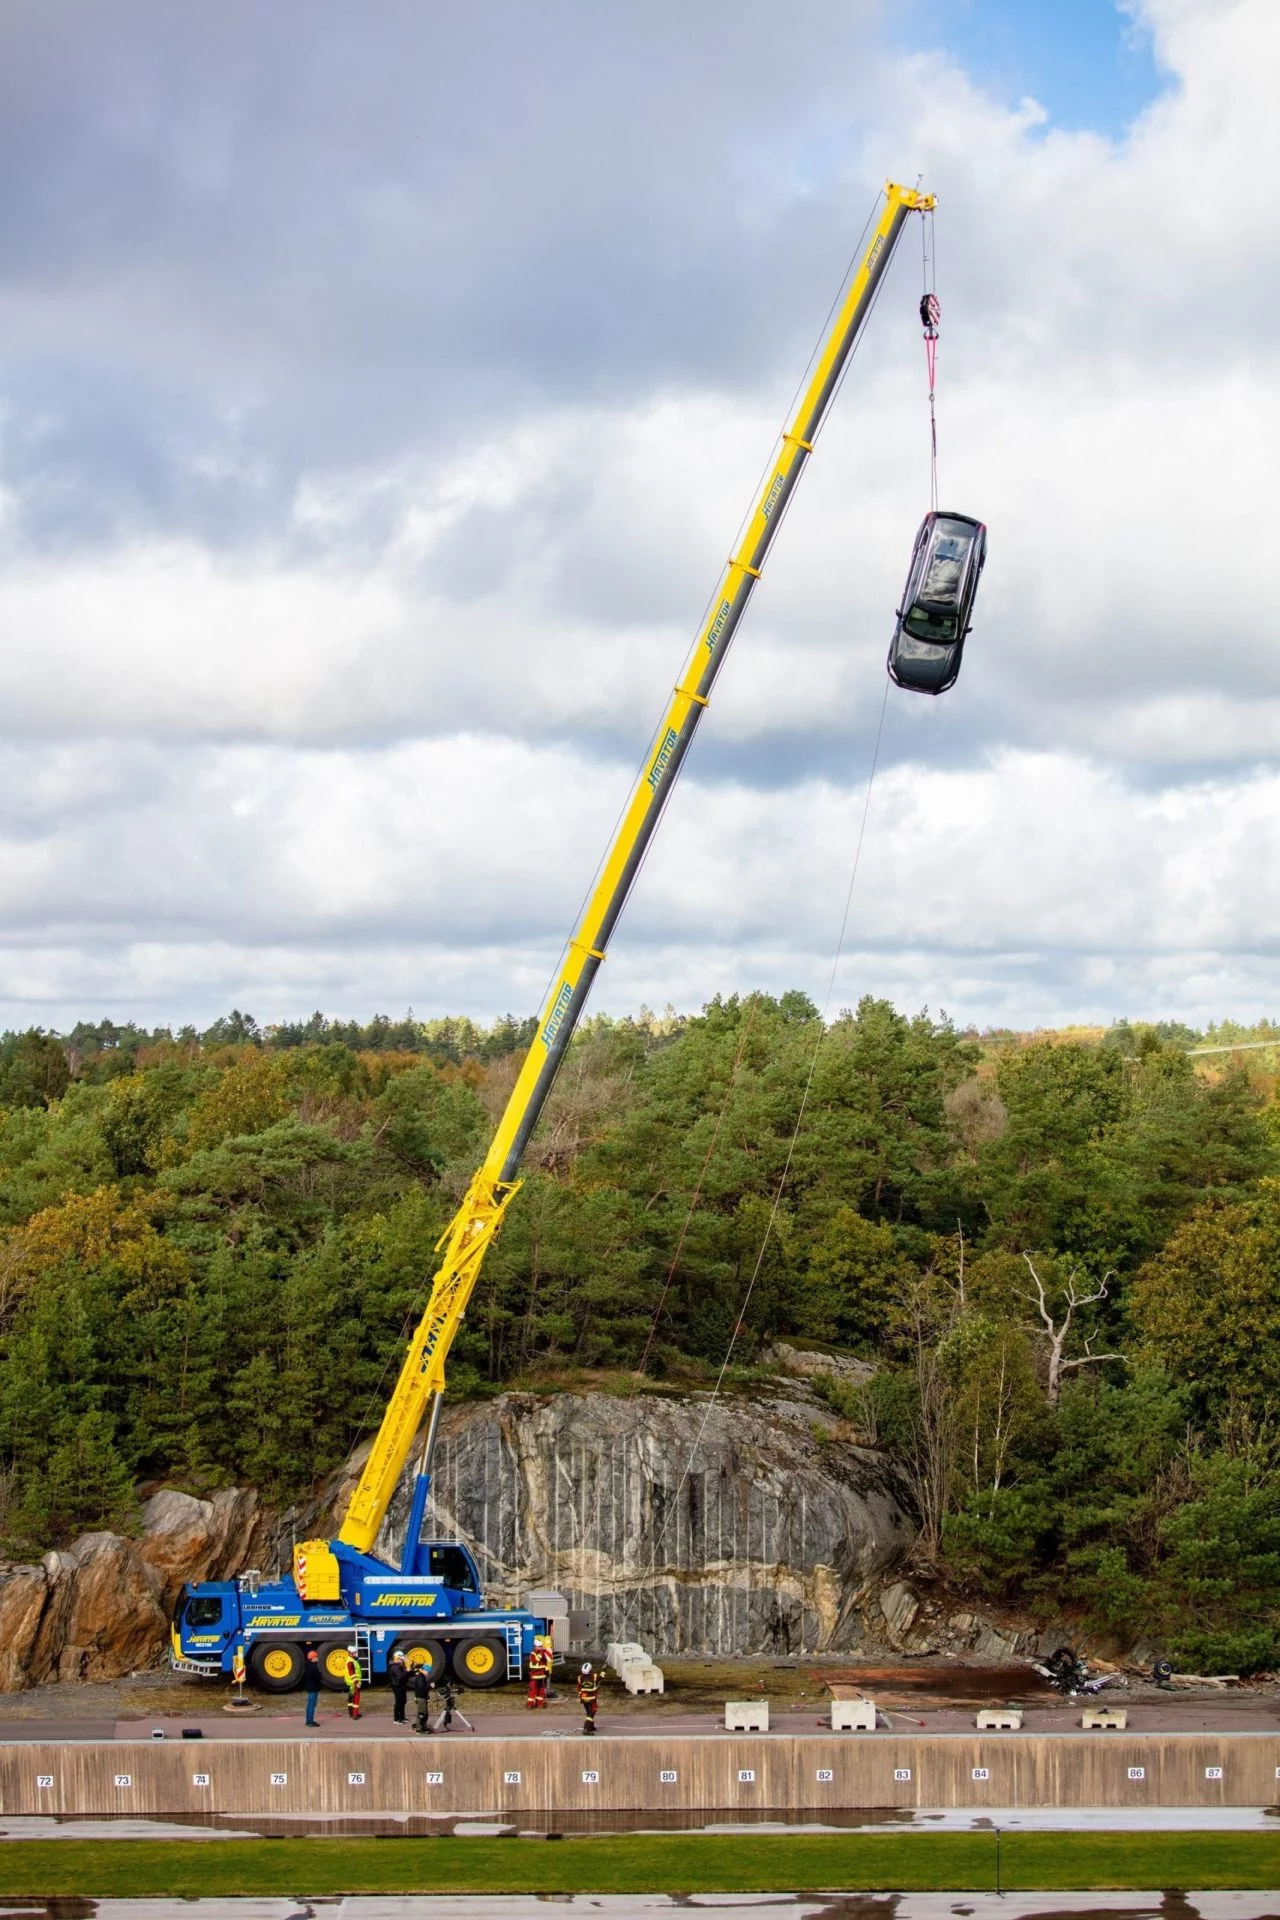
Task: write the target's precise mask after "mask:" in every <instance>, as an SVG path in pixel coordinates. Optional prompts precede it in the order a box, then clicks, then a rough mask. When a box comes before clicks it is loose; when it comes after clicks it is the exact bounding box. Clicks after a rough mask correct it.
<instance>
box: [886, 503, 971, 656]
mask: <svg viewBox="0 0 1280 1920" xmlns="http://www.w3.org/2000/svg"><path fill="white" fill-rule="evenodd" d="M986 557H987V530H986V528H985V527H984V526H983V524H982V522H981V520H971V519H970V518H969V515H968V514H967V513H926V515H925V517H924V520H923V522H922V524H921V527H920V531H919V533H918V534H917V535H916V544H915V547H914V549H913V550H912V554H911V571H910V572H909V573H908V575H907V584H906V588H905V589H904V591H903V595H902V605H901V606H900V607H899V609H898V624H897V626H896V627H895V628H894V634H893V639H892V640H891V641H890V643H889V678H890V679H891V680H893V681H894V682H895V683H896V684H897V685H898V686H900V687H907V688H908V689H909V690H910V691H911V692H912V693H945V692H946V690H947V688H948V687H953V686H954V685H955V683H956V676H957V675H958V674H959V672H960V656H961V654H962V653H963V651H964V639H965V635H966V634H967V633H968V631H969V616H970V615H971V614H972V612H973V602H974V596H975V595H976V593H977V591H978V581H979V580H980V579H981V577H982V567H983V563H984V561H985V560H986Z"/></svg>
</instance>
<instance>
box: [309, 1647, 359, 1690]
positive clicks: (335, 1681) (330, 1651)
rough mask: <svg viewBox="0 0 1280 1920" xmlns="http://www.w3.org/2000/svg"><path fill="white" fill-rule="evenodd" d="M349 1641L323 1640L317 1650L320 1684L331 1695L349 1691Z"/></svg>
mask: <svg viewBox="0 0 1280 1920" xmlns="http://www.w3.org/2000/svg"><path fill="white" fill-rule="evenodd" d="M350 1644H351V1642H350V1641H349V1640H322V1641H321V1642H320V1644H319V1646H318V1647H317V1648H316V1658H317V1660H319V1662H320V1684H321V1686H324V1687H327V1688H328V1689H329V1691H330V1693H345V1692H346V1690H347V1681H346V1672H347V1648H348V1647H349V1646H350Z"/></svg>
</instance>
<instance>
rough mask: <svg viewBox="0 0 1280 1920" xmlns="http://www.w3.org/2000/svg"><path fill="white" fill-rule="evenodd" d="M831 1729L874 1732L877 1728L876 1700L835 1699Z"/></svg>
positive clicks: (835, 1730) (836, 1730)
mask: <svg viewBox="0 0 1280 1920" xmlns="http://www.w3.org/2000/svg"><path fill="white" fill-rule="evenodd" d="M831 1730H832V1732H833V1733H874V1732H875V1730H876V1703H875V1701H874V1700H833V1701H832V1702H831Z"/></svg>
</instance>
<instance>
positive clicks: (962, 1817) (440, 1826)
mask: <svg viewBox="0 0 1280 1920" xmlns="http://www.w3.org/2000/svg"><path fill="white" fill-rule="evenodd" d="M886 1829H892V1830H893V1831H895V1832H899V1833H902V1832H917V1833H995V1832H997V1831H998V1832H1000V1833H1188V1832H1192V1831H1194V1832H1197V1833H1265V1832H1273V1833H1274V1832H1280V1817H1277V1814H1276V1812H1275V1811H1274V1810H1273V1809H1271V1808H1268V1807H1194V1808H1192V1807H988V1808H985V1809H979V1808H977V1807H945V1808H928V1807H924V1808H917V1807H849V1808H843V1809H841V1810H840V1812H839V1814H838V1815H835V1814H833V1816H832V1818H831V1819H829V1820H824V1821H816V1820H804V1819H799V1818H798V1819H796V1820H793V1821H788V1820H779V1819H777V1818H770V1817H768V1816H766V1815H762V1816H761V1818H760V1819H758V1820H753V1819H746V1818H741V1817H737V1816H735V1817H734V1818H725V1817H724V1816H723V1815H721V1816H720V1817H716V1815H715V1814H714V1813H707V1814H705V1815H699V1814H697V1813H688V1814H674V1813H673V1814H671V1815H668V1816H666V1817H663V1816H660V1815H656V1814H653V1813H651V1812H650V1813H634V1814H633V1813H625V1812H612V1813H607V1814H598V1815H592V1816H591V1817H590V1818H588V1817H586V1816H583V1817H579V1818H575V1816H574V1815H572V1814H565V1813H557V1814H554V1815H552V1814H541V1815H538V1814H524V1815H522V1816H520V1821H519V1822H517V1821H516V1820H505V1819H501V1818H495V1816H494V1815H493V1814H492V1813H489V1814H487V1815H485V1814H476V1813H472V1814H466V1813H453V1814H441V1815H428V1814H424V1813H394V1812H393V1813H378V1814H369V1815H365V1816H355V1815H352V1814H323V1813H312V1814H294V1815H270V1816H266V1815H264V1816H262V1817H258V1816H255V1815H252V1814H219V1815H211V1816H210V1817H209V1818H208V1819H207V1820H202V1821H200V1822H199V1823H197V1822H195V1821H193V1820H192V1819H191V1818H190V1817H189V1816H183V1815H177V1814H175V1815H174V1816H173V1818H172V1819H161V1818H152V1819H145V1818H143V1819H139V1818H133V1817H126V1816H124V1815H121V1816H120V1817H119V1818H102V1819H93V1818H90V1817H87V1816H85V1815H82V1814H67V1815H65V1816H63V1817H61V1818H59V1817H57V1816H52V1817H50V1816H47V1815H42V1814H0V1842H3V1841H6V1840H10V1841H12V1840H252V1839H258V1838H261V1837H263V1836H264V1835H267V1836H273V1837H274V1836H281V1835H287V1834H291V1833H293V1834H303V1833H309V1834H325V1833H328V1834H331V1835H338V1834H340V1835H341V1836H343V1837H351V1838H358V1837H360V1836H362V1835H364V1836H371V1835H373V1834H375V1833H376V1834H379V1835H395V1834H397V1833H401V1834H404V1835H405V1836H406V1837H418V1836H423V1837H425V1836H427V1835H429V1834H444V1833H453V1834H455V1835H456V1836H457V1837H459V1838H462V1839H467V1838H475V1839H482V1838H486V1837H490V1836H493V1835H497V1834H517V1835H521V1836H523V1837H525V1838H529V1839H544V1838H545V1837H546V1836H547V1834H548V1833H549V1832H554V1834H555V1836H556V1837H557V1838H560V1837H563V1836H565V1835H569V1834H574V1833H582V1834H586V1833H594V1834H610V1833H653V1834H657V1833H792V1834H804V1833H883V1832H884V1831H886ZM0 1920H4V1907H3V1903H2V1901H0Z"/></svg>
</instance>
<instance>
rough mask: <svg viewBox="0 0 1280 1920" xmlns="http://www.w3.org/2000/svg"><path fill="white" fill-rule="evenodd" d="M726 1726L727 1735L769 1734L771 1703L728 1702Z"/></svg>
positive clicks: (725, 1705)
mask: <svg viewBox="0 0 1280 1920" xmlns="http://www.w3.org/2000/svg"><path fill="white" fill-rule="evenodd" d="M724 1726H725V1732H726V1733H768V1731H769V1702H768V1701H767V1700H726V1701H725V1703H724Z"/></svg>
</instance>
